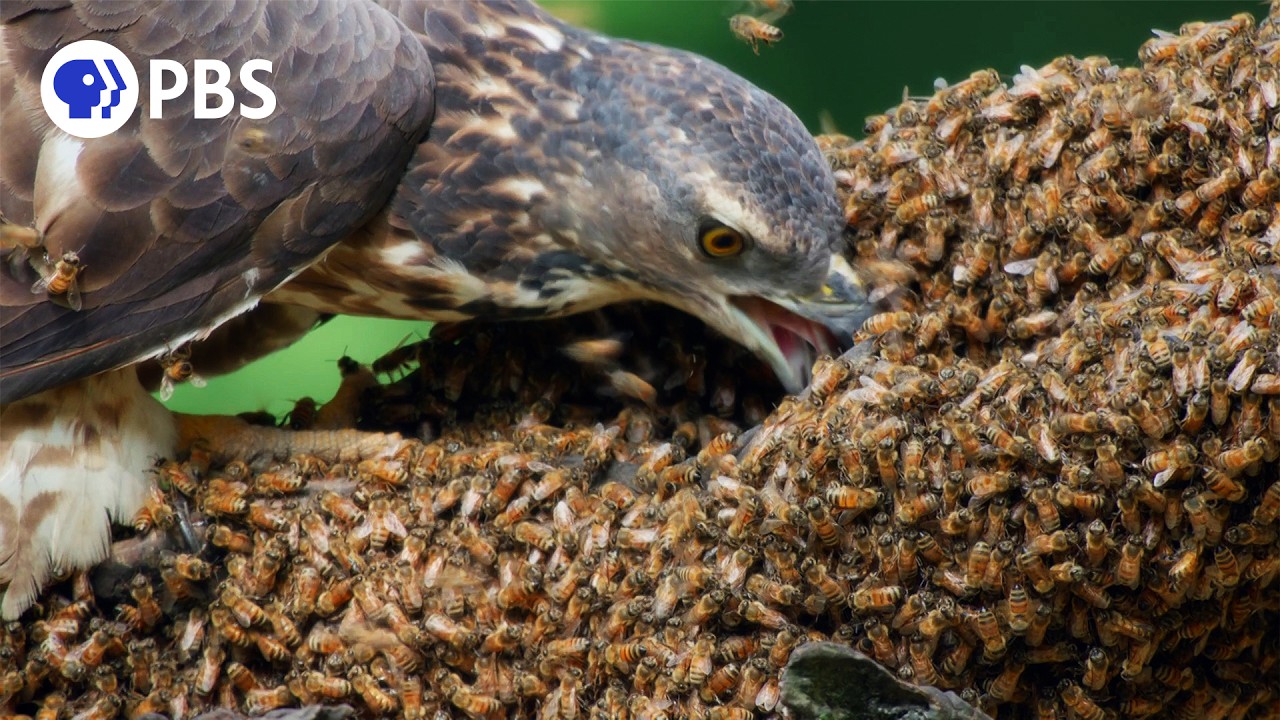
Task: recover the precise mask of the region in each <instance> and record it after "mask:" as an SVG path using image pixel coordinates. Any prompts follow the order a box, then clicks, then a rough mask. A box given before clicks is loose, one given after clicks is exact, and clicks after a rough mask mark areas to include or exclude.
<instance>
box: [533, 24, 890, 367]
mask: <svg viewBox="0 0 1280 720" xmlns="http://www.w3.org/2000/svg"><path fill="white" fill-rule="evenodd" d="M609 47H610V49H611V51H612V52H611V53H605V52H604V51H603V48H600V49H597V48H590V49H589V50H588V52H589V53H591V54H592V55H593V56H594V57H595V58H599V60H598V61H597V62H598V65H599V66H601V67H599V68H592V69H591V70H590V71H589V72H587V71H586V70H585V69H583V70H580V72H581V73H582V74H586V75H588V76H589V77H590V81H591V82H593V83H594V85H588V84H587V83H586V82H582V83H578V86H579V87H583V88H585V90H584V106H585V108H584V115H585V118H586V119H585V122H586V124H587V125H588V126H591V127H594V128H602V129H604V132H603V133H597V134H595V135H594V137H595V139H596V151H595V152H588V153H585V154H584V158H589V159H587V160H584V161H578V162H575V163H574V165H575V167H571V168H569V171H568V172H567V173H566V174H564V175H561V176H560V177H559V178H558V179H557V181H558V182H559V183H562V184H563V186H564V187H565V188H567V189H568V192H557V193H554V195H555V198H556V199H552V200H550V201H549V203H548V205H547V207H549V208H554V210H553V211H552V212H551V213H548V215H547V221H548V222H547V227H552V228H558V229H561V230H563V231H564V232H561V233H559V235H560V237H562V238H565V239H566V240H567V242H566V244H568V245H571V246H573V247H574V249H575V250H576V251H577V252H579V253H581V254H582V255H583V256H584V257H587V258H590V259H591V260H592V262H593V263H596V264H598V265H600V266H603V267H605V268H608V269H609V271H610V272H609V273H605V275H606V277H603V278H601V282H602V283H603V284H610V283H612V284H614V285H620V286H621V287H622V288H625V289H626V290H629V291H630V292H632V293H635V294H636V295H638V296H640V297H643V298H645V299H651V300H657V301H660V302H664V303H667V304H669V305H673V306H675V307H677V308H679V309H681V310H683V311H685V312H688V313H690V314H692V315H694V316H696V317H698V318H700V319H702V320H703V321H704V322H706V323H707V324H708V325H710V326H712V327H713V328H715V329H716V330H718V331H719V332H721V333H722V334H724V335H725V336H727V337H729V338H731V339H734V340H736V341H738V342H740V343H741V344H743V345H745V346H746V347H747V348H749V349H750V350H752V351H753V352H754V353H755V354H756V355H757V356H759V357H760V358H761V359H763V360H765V361H766V362H768V363H769V365H770V366H771V367H772V368H773V369H774V371H775V372H776V374H777V375H778V377H779V379H780V380H781V381H782V383H783V384H784V386H786V387H787V388H788V389H789V390H792V391H794V390H797V389H798V388H799V387H801V386H802V385H803V384H804V383H805V382H806V381H807V379H808V372H809V368H810V366H811V364H812V361H813V358H814V355H815V354H821V353H827V352H833V351H837V349H838V348H839V347H841V346H842V345H844V344H846V343H848V342H849V341H850V340H851V336H852V334H853V332H854V330H856V329H857V327H858V326H859V325H860V324H861V322H862V321H863V320H864V319H865V318H866V316H867V307H868V304H867V302H866V297H865V294H864V293H863V292H862V290H861V287H860V284H859V281H858V278H857V277H856V276H855V275H854V273H853V272H852V270H851V268H850V267H849V265H848V264H847V263H846V262H845V261H844V260H843V258H841V257H840V256H839V254H838V250H839V247H840V244H841V243H842V242H843V240H842V238H843V234H842V233H843V227H844V224H845V222H844V216H843V213H842V211H841V209H840V206H839V204H838V203H837V201H836V196H835V181H834V179H833V177H832V174H831V171H830V168H829V166H828V164H827V162H826V161H825V159H824V158H823V156H822V154H821V153H820V151H819V150H818V147H817V145H816V144H815V142H814V140H813V138H812V136H811V135H810V134H809V133H808V132H807V131H806V129H805V127H804V125H803V124H802V123H801V121H800V120H799V118H797V117H796V115H795V114H794V113H793V112H792V111H791V110H790V109H788V108H787V107H786V106H785V105H783V104H782V103H781V102H779V101H778V100H777V99H776V98H774V97H773V96H771V95H769V94H768V93H766V92H764V91H763V90H761V89H759V88H757V87H755V86H754V85H752V84H751V83H749V82H747V81H746V80H744V79H743V78H741V77H739V76H737V75H735V74H733V73H732V72H730V71H729V70H728V69H726V68H724V67H722V66H720V65H718V64H716V63H713V62H711V61H709V60H707V59H705V58H702V57H699V56H696V55H693V54H690V53H684V52H679V51H674V50H670V49H667V48H660V47H656V46H651V45H642V44H634V43H620V42H618V41H612V44H611V45H610V46H609ZM552 234H553V235H555V234H556V233H555V231H553V232H552Z"/></svg>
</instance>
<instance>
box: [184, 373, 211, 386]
mask: <svg viewBox="0 0 1280 720" xmlns="http://www.w3.org/2000/svg"><path fill="white" fill-rule="evenodd" d="M187 382H189V383H191V384H192V385H194V386H196V387H198V388H202V387H204V386H205V385H208V384H209V381H208V380H205V379H204V378H203V377H202V376H200V375H192V376H191V377H189V378H187Z"/></svg>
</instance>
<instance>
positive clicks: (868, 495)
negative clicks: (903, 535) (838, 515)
mask: <svg viewBox="0 0 1280 720" xmlns="http://www.w3.org/2000/svg"><path fill="white" fill-rule="evenodd" d="M881 499H882V493H881V492H880V491H879V490H875V489H865V490H864V489H862V488H857V487H852V486H849V485H833V486H832V487H831V488H829V489H828V490H827V500H828V502H830V503H831V505H832V507H836V508H839V509H841V510H850V511H856V512H862V511H865V510H870V509H872V508H874V507H876V506H877V505H879V504H880V500H881Z"/></svg>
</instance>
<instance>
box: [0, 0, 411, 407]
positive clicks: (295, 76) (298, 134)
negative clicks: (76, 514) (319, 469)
mask: <svg viewBox="0 0 1280 720" xmlns="http://www.w3.org/2000/svg"><path fill="white" fill-rule="evenodd" d="M3 20H4V25H3V55H0V101H3V108H2V109H0V130H2V131H3V132H2V134H3V136H4V138H5V141H4V151H3V152H0V157H2V158H3V159H2V160H0V215H2V216H3V217H4V218H7V220H8V221H9V222H14V223H17V224H21V225H31V226H34V227H35V228H36V229H37V230H39V231H40V232H41V233H43V236H44V241H45V247H46V248H47V249H48V252H49V254H50V256H52V257H59V256H60V255H61V254H62V253H63V252H64V251H67V250H73V251H77V252H79V254H80V257H81V259H82V263H83V265H84V268H85V270H84V272H83V273H82V275H81V278H80V279H81V288H82V292H83V303H84V306H83V309H82V310H81V311H79V312H76V311H72V310H69V309H67V308H64V307H61V306H59V305H57V304H55V303H54V302H52V301H51V300H50V299H49V298H47V297H45V296H43V295H33V294H32V293H31V292H30V287H31V284H32V282H34V280H35V279H36V276H35V275H34V271H32V270H31V269H30V268H29V267H27V266H26V265H25V264H23V263H8V264H7V266H4V267H0V335H2V336H3V344H2V345H0V396H3V397H4V399H5V401H6V402H8V401H12V400H16V399H19V398H21V397H25V396H27V395H30V394H32V393H35V392H38V391H40V390H42V389H45V388H48V387H52V386H55V385H58V384H61V383H63V382H67V381H70V380H74V379H76V378H79V377H84V376H86V375H90V374H93V373H96V372H101V371H103V370H107V369H110V368H113V367H118V366H120V365H124V364H127V363H129V362H132V361H135V360H137V359H139V358H141V357H145V356H147V355H151V354H154V353H156V352H158V351H162V350H163V349H164V348H165V347H166V345H168V344H171V343H175V342H177V341H179V340H180V339H182V338H184V337H186V336H189V335H190V334H192V333H196V332H207V331H209V330H211V329H212V328H213V327H215V326H216V325H217V324H218V323H219V322H221V321H223V320H225V319H226V318H227V317H228V316H229V315H231V314H233V313H234V312H236V311H238V310H241V309H244V308H246V307H248V306H249V305H251V304H252V302H253V301H255V300H256V299H257V298H258V297H261V296H262V295H263V294H264V293H266V292H268V291H270V290H271V289H273V288H274V287H276V286H277V285H279V284H280V283H281V282H283V281H284V280H285V279H287V278H288V277H290V276H291V275H293V274H294V273H296V272H297V271H298V270H300V269H301V268H303V267H305V266H307V265H308V264H309V263H311V262H313V261H314V260H315V259H316V258H317V257H318V256H319V254H321V253H322V252H323V251H324V250H326V249H327V248H329V247H331V246H332V245H333V244H335V243H337V242H338V241H340V240H341V239H342V238H343V237H345V236H346V235H347V234H348V233H350V232H351V231H352V230H354V229H355V228H357V227H359V226H360V225H362V224H363V223H364V222H366V221H367V220H368V219H369V218H370V217H372V216H373V215H374V213H376V212H377V211H378V210H379V209H380V208H381V207H382V206H383V204H384V203H385V201H386V199H387V197H388V196H389V195H390V193H391V192H392V190H393V189H394V188H395V185H396V182H397V181H398V180H399V178H400V175H401V172H402V170H403V168H404V166H405V164H406V162H407V161H408V158H409V156H410V153H411V152H412V150H413V147H414V145H415V144H416V143H417V141H418V140H419V139H420V138H421V137H422V135H423V134H424V133H425V132H426V129H427V127H428V125H429V123H430V119H431V115H432V110H433V97H434V78H433V75H432V73H431V67H430V63H429V61H428V58H427V55H426V51H425V50H424V48H423V46H422V44H421V43H420V42H419V40H418V39H417V38H415V37H414V35H413V33H411V32H409V31H408V30H406V29H405V27H404V26H403V25H402V24H401V23H400V22H399V21H397V20H396V19H395V18H394V17H393V16H391V15H390V14H389V13H387V12H386V11H384V10H382V9H381V8H379V7H377V6H376V5H373V4H372V3H369V2H367V0H349V1H347V2H318V3H306V2H294V1H292V0H291V1H288V2H270V1H269V0H243V1H241V2H236V3H229V2H221V1H218V2H209V3H197V2H181V3H172V2H165V3H155V4H150V3H146V4H144V3H129V2H111V3H104V2H94V1H92V0H90V1H87V2H45V3H40V4H18V3H6V4H5V7H4V17H3ZM80 39H97V40H103V41H105V42H108V43H111V44H112V45H114V46H116V47H117V48H119V49H120V50H121V51H123V52H124V53H125V54H126V55H127V56H129V58H130V60H131V61H132V62H133V64H134V67H135V68H137V69H138V75H139V81H140V82H141V84H142V87H141V88H140V98H141V101H140V104H141V105H142V107H139V108H138V109H136V110H135V111H134V113H133V115H132V117H131V118H130V120H129V122H128V123H127V124H126V125H125V126H124V128H122V129H121V130H119V131H117V132H116V133H114V134H112V135H110V136H107V137H106V138H100V139H97V140H79V139H76V138H71V137H69V136H67V135H65V134H63V133H61V132H60V131H58V130H57V129H56V128H54V127H53V126H52V125H51V123H50V122H49V120H48V118H46V117H45V115H44V111H43V108H42V106H41V104H40V99H39V84H40V75H41V72H42V71H43V68H44V66H45V64H46V63H47V61H48V60H49V58H50V57H52V55H53V53H54V52H56V51H57V50H58V49H59V48H60V47H61V46H63V45H65V44H67V43H68V42H71V41H73V40H80ZM151 57H162V58H168V59H173V60H177V61H179V62H181V63H183V64H184V65H185V66H186V67H187V68H188V72H190V71H191V68H192V60H193V59H194V58H217V59H221V60H223V61H224V62H226V63H227V64H228V66H230V68H231V69H232V73H233V79H232V83H231V85H230V89H231V90H232V91H233V93H235V95H236V102H237V104H238V103H240V102H244V103H246V104H248V105H250V106H257V105H258V104H259V100H258V99H257V98H256V97H255V96H253V95H250V94H248V93H247V92H246V91H245V90H244V89H243V87H241V86H240V85H239V83H238V77H236V74H237V72H238V69H239V67H240V65H241V64H243V63H244V62H245V61H247V60H249V59H252V58H265V59H268V60H270V61H271V62H272V66H273V69H274V72H273V73H272V74H271V76H270V81H269V85H270V86H271V88H272V89H273V91H274V92H275V94H276V98H277V103H278V104H277V109H276V112H275V113H274V114H273V115H272V116H271V117H269V118H266V119H264V120H258V121H251V120H247V119H243V118H241V117H240V115H239V113H238V112H234V111H233V112H232V113H231V114H230V115H228V116H227V117H226V118H223V119H220V120H204V119H202V120H197V119H195V118H194V117H193V109H194V108H193V93H191V92H187V93H184V95H183V96H182V97H181V98H179V99H177V100H174V101H170V102H169V103H166V105H165V108H164V112H165V117H164V119H161V120H152V119H150V118H149V117H148V115H149V112H148V108H147V107H146V104H147V99H148V98H149V89H148V79H149V78H148V77H147V72H146V63H147V60H148V59H150V58H151ZM259 79H262V77H261V76H260V75H259Z"/></svg>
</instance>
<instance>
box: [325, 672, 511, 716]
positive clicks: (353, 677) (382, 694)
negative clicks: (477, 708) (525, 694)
mask: <svg viewBox="0 0 1280 720" xmlns="http://www.w3.org/2000/svg"><path fill="white" fill-rule="evenodd" d="M347 680H348V681H349V682H350V683H351V689H352V690H355V692H356V694H358V695H359V696H360V699H362V700H364V704H365V706H366V707H368V708H369V709H370V710H372V711H373V712H375V713H379V714H387V713H392V712H395V711H396V710H397V709H398V708H399V707H400V702H399V701H398V700H396V696H395V695H392V694H391V693H389V692H387V691H386V690H383V689H382V687H380V686H379V684H378V681H377V680H375V679H374V677H373V676H372V675H370V674H369V673H368V672H365V671H364V670H361V669H360V668H358V667H355V668H352V669H351V671H350V672H349V673H348V675H347ZM450 701H452V698H450ZM495 702H496V701H495ZM458 707H459V708H461V707H462V706H461V705H459V706H458ZM464 712H465V710H464Z"/></svg>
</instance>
